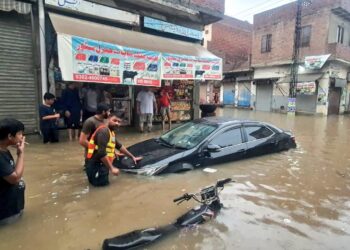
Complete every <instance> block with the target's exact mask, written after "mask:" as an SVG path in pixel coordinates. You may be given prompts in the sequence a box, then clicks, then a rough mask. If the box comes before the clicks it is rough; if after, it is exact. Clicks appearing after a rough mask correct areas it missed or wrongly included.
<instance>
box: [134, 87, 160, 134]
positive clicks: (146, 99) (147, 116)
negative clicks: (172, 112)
mask: <svg viewBox="0 0 350 250" xmlns="http://www.w3.org/2000/svg"><path fill="white" fill-rule="evenodd" d="M136 101H137V114H138V115H139V128H140V132H141V133H143V132H144V129H143V125H144V123H145V122H147V130H148V132H151V131H152V122H153V114H154V113H153V112H155V113H157V103H156V98H155V96H154V93H153V92H152V91H151V89H150V88H149V87H146V88H145V89H143V90H141V91H140V92H139V93H138V94H137V98H136Z"/></svg>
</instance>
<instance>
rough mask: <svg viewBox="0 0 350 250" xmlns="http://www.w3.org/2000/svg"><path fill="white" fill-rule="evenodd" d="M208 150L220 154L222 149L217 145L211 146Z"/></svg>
mask: <svg viewBox="0 0 350 250" xmlns="http://www.w3.org/2000/svg"><path fill="white" fill-rule="evenodd" d="M207 150H208V152H220V151H221V147H220V146H219V145H216V144H209V145H208V146H207Z"/></svg>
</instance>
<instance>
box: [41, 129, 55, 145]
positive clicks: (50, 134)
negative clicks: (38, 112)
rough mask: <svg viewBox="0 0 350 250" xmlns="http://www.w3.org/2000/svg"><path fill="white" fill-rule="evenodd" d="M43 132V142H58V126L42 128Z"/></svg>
mask: <svg viewBox="0 0 350 250" xmlns="http://www.w3.org/2000/svg"><path fill="white" fill-rule="evenodd" d="M41 133H42V135H43V142H44V143H48V142H58V129H57V128H42V129H41Z"/></svg>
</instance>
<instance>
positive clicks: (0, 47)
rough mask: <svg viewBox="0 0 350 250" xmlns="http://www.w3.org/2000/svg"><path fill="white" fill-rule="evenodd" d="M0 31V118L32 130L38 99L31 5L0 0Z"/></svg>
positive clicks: (36, 114)
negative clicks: (10, 119)
mask: <svg viewBox="0 0 350 250" xmlns="http://www.w3.org/2000/svg"><path fill="white" fill-rule="evenodd" d="M0 34H1V39H0V51H1V52H0V118H8V117H13V118H16V119H18V120H20V121H22V122H23V123H24V125H25V128H26V133H33V132H35V131H36V129H37V127H38V118H37V117H38V108H37V107H38V103H39V102H38V101H37V100H38V81H37V78H36V71H35V68H36V67H35V46H34V44H35V43H34V42H33V40H34V35H33V34H34V32H33V15H32V5H31V4H29V3H24V2H20V1H12V0H11V1H10V0H6V1H1V4H0Z"/></svg>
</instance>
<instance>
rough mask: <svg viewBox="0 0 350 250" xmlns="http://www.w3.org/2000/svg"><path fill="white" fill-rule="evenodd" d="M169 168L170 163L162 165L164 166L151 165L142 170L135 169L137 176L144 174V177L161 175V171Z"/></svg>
mask: <svg viewBox="0 0 350 250" xmlns="http://www.w3.org/2000/svg"><path fill="white" fill-rule="evenodd" d="M167 166H168V163H162V164H157V163H155V164H151V165H146V166H144V167H143V168H140V169H135V170H136V171H135V173H137V174H142V175H149V176H150V175H155V174H157V173H159V172H160V171H161V170H163V169H164V168H166V167H167Z"/></svg>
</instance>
